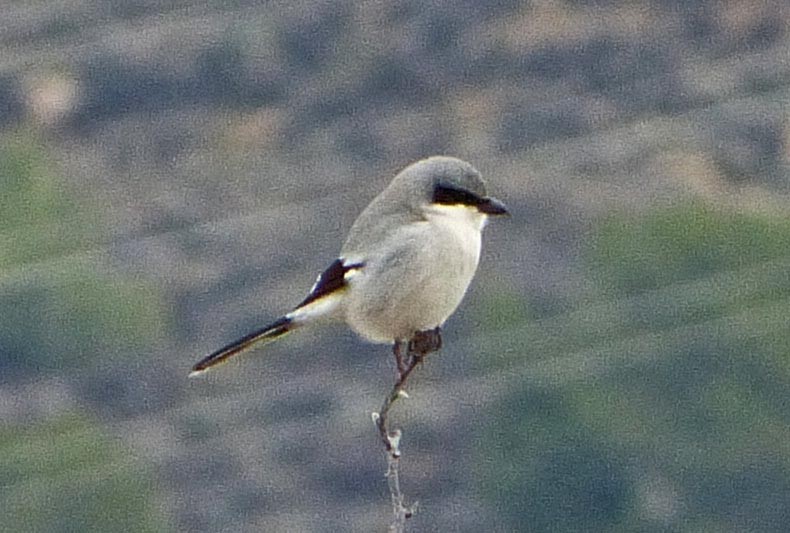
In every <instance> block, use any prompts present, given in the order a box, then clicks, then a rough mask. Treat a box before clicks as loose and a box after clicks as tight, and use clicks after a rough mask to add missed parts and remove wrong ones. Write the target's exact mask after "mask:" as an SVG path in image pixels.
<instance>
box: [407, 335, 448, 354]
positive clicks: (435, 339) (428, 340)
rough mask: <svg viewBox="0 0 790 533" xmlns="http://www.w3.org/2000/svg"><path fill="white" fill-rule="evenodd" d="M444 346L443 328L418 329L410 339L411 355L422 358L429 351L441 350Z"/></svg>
mask: <svg viewBox="0 0 790 533" xmlns="http://www.w3.org/2000/svg"><path fill="white" fill-rule="evenodd" d="M441 347H442V330H441V328H438V327H437V328H434V329H429V330H426V331H418V332H417V333H415V334H414V337H412V338H411V340H410V341H409V355H411V356H412V357H418V358H421V357H423V356H426V355H428V354H429V353H432V352H436V351H439V349H440V348H441Z"/></svg>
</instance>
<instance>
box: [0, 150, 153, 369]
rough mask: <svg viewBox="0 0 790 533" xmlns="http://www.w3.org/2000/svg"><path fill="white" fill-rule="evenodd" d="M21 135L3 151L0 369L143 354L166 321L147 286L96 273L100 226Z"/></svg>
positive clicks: (74, 365) (68, 365) (0, 153)
mask: <svg viewBox="0 0 790 533" xmlns="http://www.w3.org/2000/svg"><path fill="white" fill-rule="evenodd" d="M42 152H43V149H42V148H41V147H40V146H39V145H38V144H37V143H36V140H35V138H32V137H26V138H24V140H17V141H13V142H8V143H6V144H4V145H0V187H1V188H2V189H3V191H4V193H5V201H4V202H3V209H2V210H0V228H2V230H0V307H2V308H3V309H8V310H13V312H11V313H5V314H4V317H3V320H2V321H0V352H2V354H3V357H2V359H0V372H3V373H4V374H6V375H8V374H9V373H23V374H24V373H39V372H52V371H59V372H63V370H64V369H69V368H84V367H85V365H86V364H90V362H92V361H94V360H97V359H99V358H100V359H101V360H105V361H106V359H107V358H108V357H110V358H117V357H119V356H123V355H124V354H128V353H130V352H132V351H135V350H140V349H141V348H142V347H144V346H146V345H147V344H148V343H150V342H151V340H152V339H157V338H159V336H160V335H161V333H162V330H163V324H164V322H165V321H164V313H163V306H162V303H161V301H160V297H159V295H158V294H157V293H156V292H155V291H154V290H153V288H152V287H151V286H149V284H148V283H146V282H144V281H141V280H136V279H127V278H125V277H123V276H121V275H120V274H117V273H113V274H108V273H105V272H104V271H102V269H101V267H102V264H101V259H102V258H103V257H104V256H98V257H97V256H96V254H94V255H90V254H91V247H92V246H93V245H94V244H93V243H95V242H96V241H97V240H98V239H99V238H100V234H99V231H98V230H96V229H95V228H97V227H101V224H97V223H96V220H95V219H96V218H97V216H96V215H95V213H94V212H93V210H91V208H90V206H89V205H83V204H81V203H78V202H76V201H75V200H73V199H72V198H71V196H70V194H69V190H68V189H67V188H66V187H64V184H63V183H62V181H61V180H59V179H58V178H57V177H55V176H54V175H53V174H52V173H51V172H50V170H49V166H48V165H47V163H46V162H45V158H44V157H43V156H42V155H41V154H42Z"/></svg>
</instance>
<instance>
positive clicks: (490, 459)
mask: <svg viewBox="0 0 790 533" xmlns="http://www.w3.org/2000/svg"><path fill="white" fill-rule="evenodd" d="M789 244H790V223H788V221H787V220H784V219H779V220H774V219H771V218H769V217H766V216H752V215H746V214H736V213H727V212H725V211H716V210H713V209H708V208H705V207H701V206H697V205H693V206H687V207H684V208H681V207H677V208H672V209H668V210H665V211H660V212H655V213H653V214H651V215H648V216H646V217H641V218H628V217H626V216H615V217H611V218H609V219H608V220H606V221H604V222H603V223H602V224H601V225H600V227H599V230H598V231H597V232H596V233H595V236H594V238H593V240H592V244H591V250H590V253H589V258H590V262H589V264H590V265H591V268H592V271H593V276H594V278H595V279H596V280H600V282H601V284H602V285H603V286H604V287H605V288H606V294H607V295H608V296H609V298H608V299H606V300H603V301H600V302H596V303H592V304H590V305H587V306H581V307H580V308H579V309H578V310H576V311H573V312H570V313H565V314H560V315H557V316H555V317H552V318H549V319H545V320H537V321H531V322H529V323H528V327H527V330H525V332H524V335H523V336H521V335H514V336H513V337H517V338H516V339H513V338H508V339H505V340H502V341H501V346H499V347H497V348H495V349H494V351H495V352H498V353H503V354H509V356H508V357H507V361H506V362H507V363H508V364H509V365H510V366H509V368H510V370H509V371H511V372H523V373H524V374H526V375H529V371H528V370H521V369H519V365H523V364H524V360H525V354H524V353H523V348H519V344H520V346H522V347H523V346H529V347H530V350H531V351H533V354H534V355H533V356H530V357H531V358H532V359H534V358H535V357H539V358H540V359H541V360H542V359H544V358H545V359H546V360H551V361H556V365H554V367H553V368H554V369H555V370H554V374H552V380H553V381H554V382H555V383H556V382H559V386H550V387H548V388H546V389H545V390H544V388H543V387H541V386H540V383H541V380H540V378H536V379H535V380H534V381H533V382H532V383H531V384H529V385H523V384H521V383H520V382H518V380H514V382H515V384H514V385H512V386H510V387H509V388H508V387H504V388H505V392H504V394H503V395H502V397H501V398H500V400H499V401H498V402H497V403H496V405H494V406H492V407H491V410H490V418H489V420H490V422H489V423H488V424H487V425H485V426H484V427H483V428H482V429H481V437H480V442H481V448H480V454H481V456H482V457H484V458H485V464H486V468H485V469H483V470H482V471H481V473H482V474H483V481H482V483H481V488H482V490H483V493H484V494H485V496H486V497H487V498H488V500H489V502H490V503H491V504H492V505H497V506H498V507H499V506H501V509H502V518H503V521H504V522H505V525H506V527H509V528H518V527H520V526H521V525H523V524H526V523H529V524H531V525H532V529H534V530H535V531H549V530H558V531H653V530H655V531H660V530H662V527H664V526H665V525H666V524H669V523H684V524H687V525H689V526H691V525H692V524H697V525H699V526H700V527H702V525H705V524H707V525H710V524H717V523H728V524H731V526H732V527H734V530H744V529H749V530H760V531H769V530H773V529H772V528H773V527H775V526H776V524H781V523H783V518H782V513H783V511H782V509H784V508H786V507H785V505H784V504H783V503H782V501H781V500H782V496H781V495H782V494H787V493H788V491H790V482H788V479H790V446H788V445H787V444H786V443H787V442H790V431H788V429H787V428H788V415H787V412H786V408H785V406H786V404H787V402H788V401H789V400H790V397H789V396H788V392H787V391H788V390H790V387H788V385H790V366H789V365H788V362H790V330H788V328H787V316H788V314H790V302H789V301H788V299H789V298H790V254H788V250H790V247H788V245H789ZM499 363H500V364H502V361H500V362H499ZM563 373H564V374H563ZM563 375H565V377H563ZM536 383H537V384H538V386H537V387H536V386H535V384H536ZM547 384H548V383H547ZM492 463H493V464H492ZM692 529H693V528H692Z"/></svg>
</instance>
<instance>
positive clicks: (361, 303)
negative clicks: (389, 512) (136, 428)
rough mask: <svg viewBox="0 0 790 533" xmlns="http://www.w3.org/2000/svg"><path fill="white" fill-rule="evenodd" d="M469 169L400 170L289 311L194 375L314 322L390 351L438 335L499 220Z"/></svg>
mask: <svg viewBox="0 0 790 533" xmlns="http://www.w3.org/2000/svg"><path fill="white" fill-rule="evenodd" d="M505 214H507V210H506V208H505V206H504V204H502V203H501V202H500V201H498V200H496V199H495V198H492V197H490V196H487V194H486V186H485V182H484V181H483V179H482V178H481V177H480V173H479V172H478V171H477V170H476V169H475V168H474V167H472V165H470V164H469V163H466V162H465V161H461V160H460V159H456V158H453V157H442V156H435V157H430V158H428V159H424V160H422V161H417V162H416V163H413V164H411V165H410V166H408V167H406V168H405V169H404V170H403V171H401V172H400V173H399V174H398V175H397V176H395V178H394V179H393V180H392V182H391V183H390V184H389V186H388V187H387V188H386V189H384V191H383V192H381V194H379V195H378V196H377V197H376V198H374V199H373V201H372V202H370V204H369V205H368V206H367V207H366V208H365V210H364V211H362V214H360V215H359V217H358V218H357V220H356V221H355V222H354V224H353V225H352V226H351V231H350V232H349V234H348V238H347V239H346V242H345V244H344V245H343V248H342V249H341V251H340V257H339V258H338V259H336V260H335V261H334V262H333V263H332V264H331V265H329V268H327V269H326V270H325V271H324V273H323V274H321V275H320V276H318V279H317V280H316V282H315V284H314V285H313V287H312V289H310V293H309V294H308V295H307V298H305V299H304V300H303V301H302V302H301V303H300V304H299V305H297V306H296V307H295V308H294V310H293V311H291V312H290V313H288V314H286V315H284V316H283V317H281V318H279V319H277V320H275V321H274V322H273V323H272V324H270V325H268V326H266V327H264V328H261V329H259V330H257V331H253V332H252V333H250V334H248V335H246V336H245V337H242V338H241V339H239V340H237V341H235V342H232V343H231V344H228V345H227V346H225V347H223V348H221V349H219V350H217V351H216V352H214V353H212V354H210V355H208V356H206V357H205V358H203V359H202V360H201V361H199V362H198V363H197V364H195V366H194V367H193V368H192V373H191V374H190V376H194V375H198V374H201V373H203V372H205V371H206V370H208V369H209V368H211V367H213V366H214V365H217V364H219V363H221V362H224V361H226V360H227V359H228V358H230V357H232V356H234V355H236V354H238V353H240V352H242V351H244V350H246V349H248V348H249V347H251V346H252V345H253V344H255V343H259V342H265V341H272V340H274V339H277V338H279V337H282V336H283V335H285V334H286V333H289V332H290V331H293V330H294V329H297V328H300V327H302V326H305V325H307V324H311V323H313V322H316V321H318V320H319V319H336V320H337V319H339V320H342V321H345V322H346V324H348V326H349V327H350V328H351V329H352V330H354V331H355V332H356V333H357V334H359V335H360V336H362V337H363V338H365V339H367V340H369V341H371V342H376V343H393V344H394V345H395V346H396V349H397V346H399V344H400V343H402V342H409V341H411V340H412V339H415V338H416V336H418V335H419V334H421V333H433V334H434V336H435V337H434V339H433V340H432V341H431V342H433V343H434V344H433V346H432V347H430V348H428V351H432V350H435V349H438V348H439V346H440V345H441V337H440V336H439V332H440V329H439V328H440V327H441V326H442V324H444V322H445V320H447V318H448V317H449V316H450V315H451V314H452V313H453V311H455V309H456V307H458V304H460V303H461V299H462V298H463V296H464V293H466V289H467V287H469V283H470V282H471V281H472V277H473V276H474V274H475V270H477V264H478V261H479V259H480V240H481V232H482V229H483V226H485V223H486V220H487V218H488V217H489V216H497V215H505Z"/></svg>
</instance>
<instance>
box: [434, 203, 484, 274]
mask: <svg viewBox="0 0 790 533" xmlns="http://www.w3.org/2000/svg"><path fill="white" fill-rule="evenodd" d="M425 217H426V218H427V219H428V222H430V223H431V224H435V225H436V226H438V227H439V228H441V229H442V230H444V231H448V232H449V233H451V234H452V235H454V236H455V238H456V239H457V240H458V242H459V243H460V244H461V247H462V249H463V250H464V252H466V253H467V254H469V255H471V256H473V257H474V260H475V264H477V259H478V258H479V257H480V246H481V243H480V241H481V232H482V230H483V227H484V226H485V225H486V222H487V220H488V217H487V216H486V215H485V213H481V212H480V211H478V210H477V209H475V208H474V207H469V206H466V205H442V204H432V205H430V206H429V207H428V208H427V209H426V210H425Z"/></svg>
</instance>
